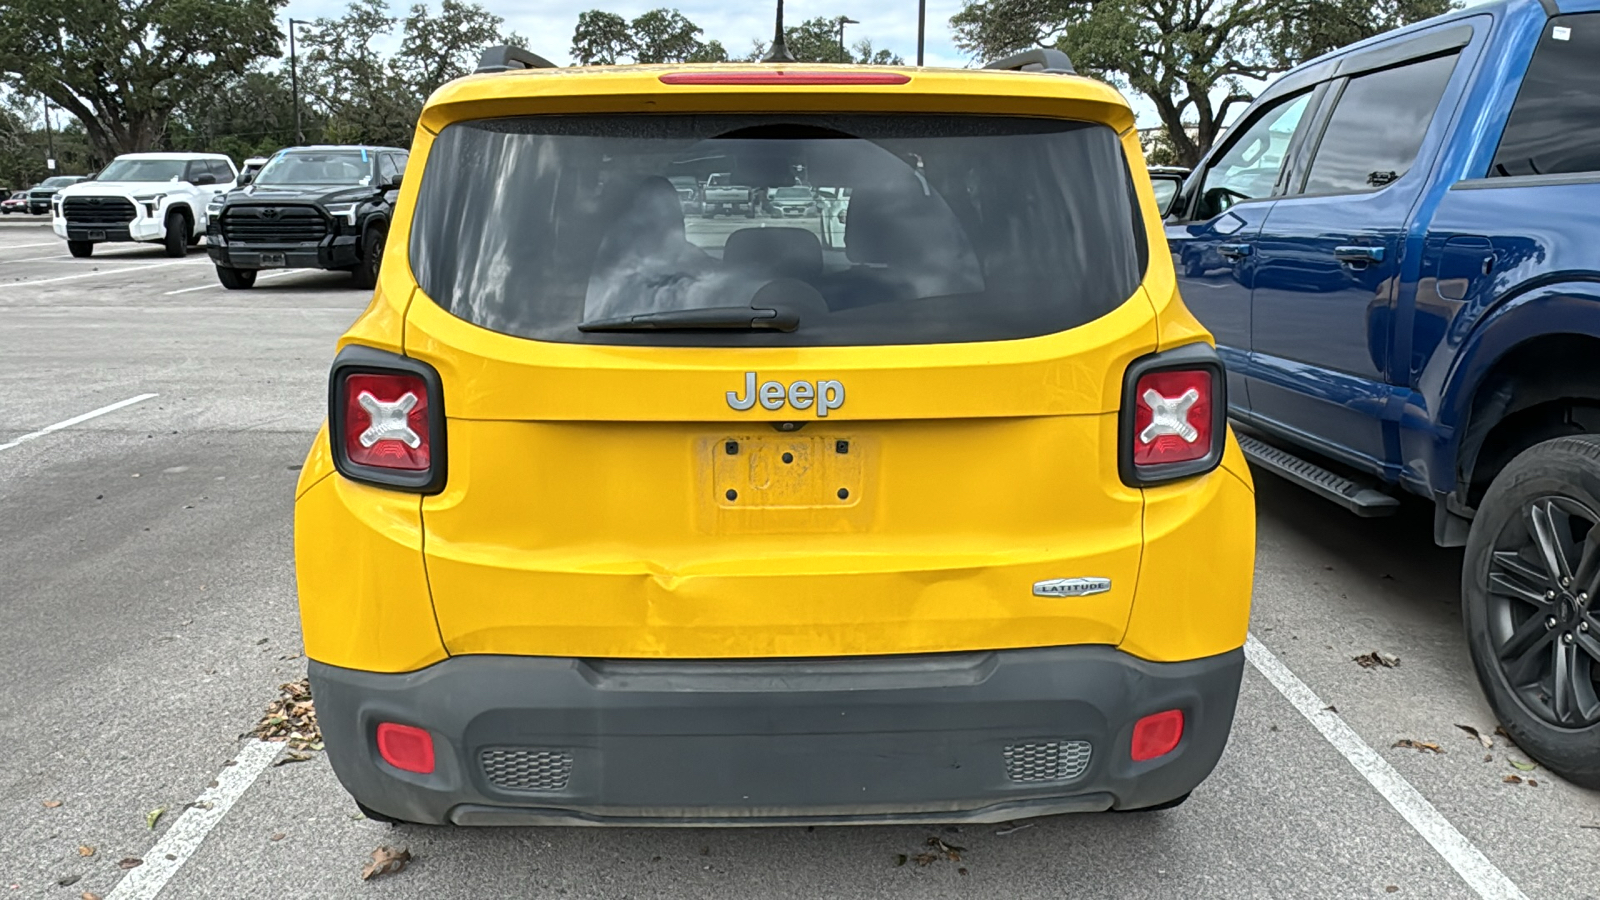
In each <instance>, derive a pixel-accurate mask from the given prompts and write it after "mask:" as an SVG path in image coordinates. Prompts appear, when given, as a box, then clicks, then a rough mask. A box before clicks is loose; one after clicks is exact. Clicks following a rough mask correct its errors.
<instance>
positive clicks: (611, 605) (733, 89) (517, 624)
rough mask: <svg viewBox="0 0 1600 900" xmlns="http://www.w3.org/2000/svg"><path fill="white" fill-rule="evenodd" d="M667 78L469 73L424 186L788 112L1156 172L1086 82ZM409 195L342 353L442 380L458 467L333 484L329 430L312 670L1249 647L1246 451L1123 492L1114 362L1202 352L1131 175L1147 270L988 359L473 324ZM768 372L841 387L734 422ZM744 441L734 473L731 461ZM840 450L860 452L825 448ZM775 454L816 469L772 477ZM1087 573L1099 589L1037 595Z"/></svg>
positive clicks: (1142, 181)
mask: <svg viewBox="0 0 1600 900" xmlns="http://www.w3.org/2000/svg"><path fill="white" fill-rule="evenodd" d="M687 68H691V69H701V70H703V69H704V68H705V67H687ZM739 68H741V67H717V69H718V71H724V70H737V69H739ZM771 68H772V67H760V69H761V70H762V71H770V70H771ZM800 68H804V69H806V70H814V69H818V68H826V67H818V66H803V67H800ZM664 71H668V70H667V69H664V68H655V67H628V68H615V69H585V70H539V71H530V72H513V73H505V74H501V75H489V76H473V77H469V78H465V79H461V80H459V81H456V82H453V83H452V84H449V85H446V86H445V87H443V88H441V89H440V90H439V91H438V92H437V93H436V94H435V95H434V96H433V98H431V99H430V100H429V103H428V106H427V107H426V109H425V110H424V112H423V114H422V119H421V123H420V126H419V128H418V131H417V135H416V141H415V143H414V144H413V147H412V156H411V168H412V171H417V172H420V171H422V170H423V167H424V166H425V164H426V161H427V156H428V153H429V150H430V148H431V147H432V144H433V141H432V138H433V136H434V135H435V134H436V133H437V132H438V131H439V130H441V129H442V128H444V127H445V126H447V125H448V124H449V123H451V122H454V121H460V120H465V119H476V118H485V117H495V116H509V115H529V114H540V113H559V114H581V113H607V114H615V113H652V112H654V113H667V112H740V111H751V112H772V111H775V110H776V111H784V112H913V113H957V114H959V113H972V114H984V115H1018V116H1043V117H1057V118H1066V119H1080V120H1089V121H1097V122H1102V123H1105V124H1108V125H1110V126H1111V127H1113V128H1114V129H1116V130H1117V131H1118V133H1119V134H1121V135H1122V140H1123V146H1124V150H1125V152H1126V154H1127V156H1128V159H1129V161H1130V166H1132V167H1133V168H1134V170H1135V171H1136V172H1137V171H1139V170H1140V168H1141V166H1142V163H1143V158H1142V155H1141V153H1140V149H1139V145H1138V141H1137V136H1136V134H1135V133H1134V131H1133V127H1132V126H1133V116H1132V113H1131V112H1130V111H1129V109H1128V107H1127V105H1126V103H1125V102H1124V101H1123V100H1122V98H1121V97H1120V96H1119V95H1118V94H1117V93H1116V92H1115V91H1114V90H1113V89H1111V88H1110V87H1107V86H1106V85H1103V84H1100V83H1098V82H1094V81H1090V80H1088V79H1083V78H1076V77H1063V76H1058V75H1035V74H1021V73H1000V72H973V71H940V70H930V69H903V70H901V71H904V72H905V73H906V74H908V75H909V76H910V77H911V83H909V84H906V85H893V86H884V85H866V86H862V85H854V86H852V85H832V86H784V87H781V88H779V87H772V86H755V87H749V86H725V85H724V86H667V85H663V84H662V83H661V82H660V81H659V75H660V74H661V73H662V72H664ZM873 71H883V69H879V68H875V69H874V70H873ZM420 181H421V179H418V178H411V179H407V181H406V182H405V187H404V188H403V189H402V191H401V196H400V200H399V205H398V209H397V213H396V217H395V220H394V222H393V223H392V225H391V229H390V237H389V241H388V248H387V251H386V254H385V259H384V266H383V276H382V278H381V280H380V283H379V286H378V290H377V291H376V293H375V295H374V298H373V302H372V304H371V305H370V306H369V307H368V309H367V311H366V312H365V313H364V314H363V315H362V317H361V318H360V319H359V320H358V321H357V322H356V323H355V325H353V326H352V328H351V330H350V332H349V333H348V334H347V335H346V336H345V338H344V339H343V340H342V341H341V345H344V344H351V343H354V344H363V345H367V346H373V347H378V348H382V349H388V350H391V351H393V352H403V353H404V354H406V355H408V356H411V357H414V358H416V359H419V360H423V361H425V362H427V363H429V364H431V365H432V366H434V367H435V368H436V369H437V370H438V372H439V374H440V377H441V380H442V382H443V386H444V397H445V410H446V414H447V417H448V418H447V433H448V441H449V453H448V477H447V481H446V485H445V488H444V490H443V492H442V493H440V494H438V495H435V496H429V497H422V498H419V497H418V496H417V495H415V494H405V493H400V492H390V491H385V490H382V489H378V488H370V487H362V486H358V485H355V484H353V483H350V482H348V481H346V480H345V479H343V478H342V477H341V476H339V475H336V474H331V475H330V474H328V473H329V472H330V471H331V462H330V460H329V454H328V450H327V446H326V442H327V440H328V437H327V435H326V432H325V431H324V434H323V435H321V436H319V438H318V446H317V447H316V448H314V449H313V452H312V455H311V459H310V460H309V461H308V464H307V471H306V472H305V473H303V475H302V485H301V495H300V498H299V500H298V503H297V528H296V540H297V565H298V566H299V569H300V592H301V610H302V619H303V624H304V628H305V634H306V648H307V654H308V655H309V656H311V657H312V658H315V659H317V660H319V661H322V662H326V663H330V664H333V665H338V666H346V667H351V668H358V669H367V670H371V671H382V672H393V671H406V670H410V669H415V668H420V667H422V666H425V665H428V664H429V663H431V662H434V661H437V660H438V659H440V658H442V657H443V655H444V654H445V653H446V652H448V653H449V654H514V655H550V656H579V657H629V658H727V657H803V656H839V655H881V654H897V653H922V652H940V651H962V650H977V649H998V648H1009V647H1031V646H1057V645H1068V644H1104V645H1114V646H1121V647H1123V648H1124V649H1126V650H1128V651H1129V652H1131V653H1134V654H1136V655H1139V656H1142V657H1145V658H1147V659H1152V660H1177V659H1189V658H1196V657H1200V656H1208V655H1212V654H1215V653H1220V652H1223V651H1226V650H1230V649H1234V648H1237V647H1238V646H1240V645H1241V644H1242V643H1243V640H1244V629H1245V627H1246V626H1247V623H1248V617H1249V600H1250V580H1251V566H1252V554H1253V550H1254V527H1253V522H1254V518H1253V494H1252V491H1251V488H1250V484H1249V474H1248V471H1247V470H1246V469H1245V468H1244V465H1243V462H1242V459H1241V458H1240V457H1239V456H1238V450H1237V448H1236V447H1234V446H1233V445H1232V442H1231V441H1230V449H1229V454H1228V457H1227V458H1226V459H1225V461H1224V465H1223V467H1222V468H1220V469H1218V470H1216V471H1214V472H1212V473H1210V474H1208V475H1204V476H1201V477H1198V478H1193V479H1189V480H1186V481H1183V482H1180V483H1178V484H1174V485H1169V486H1165V487H1161V488H1156V489H1147V490H1139V489H1134V488H1128V487H1126V486H1124V485H1123V484H1122V482H1121V480H1120V478H1119V476H1118V473H1117V421H1118V410H1119V407H1120V405H1121V392H1122V381H1123V372H1124V371H1125V369H1126V367H1127V366H1128V364H1129V363H1131V362H1132V361H1133V360H1135V359H1137V358H1139V357H1141V356H1144V355H1146V354H1149V353H1152V352H1155V351H1157V350H1169V349H1172V348H1174V347H1178V346H1182V345H1184V344H1190V343H1196V342H1206V341H1209V336H1208V335H1207V334H1206V332H1205V331H1204V329H1203V328H1202V327H1201V326H1200V325H1199V323H1198V322H1196V321H1195V320H1194V318H1193V317H1192V316H1191V315H1189V313H1188V311H1187V310H1186V309H1185V308H1184V307H1183V304H1182V301H1181V299H1180V298H1179V297H1178V293H1177V287H1176V281H1175V278H1174V276H1173V272H1172V268H1171V261H1170V255H1169V254H1168V253H1167V250H1166V242H1165V237H1164V235H1163V233H1162V230H1161V226H1160V217H1159V215H1158V214H1157V212H1156V208H1155V201H1154V197H1153V194H1152V192H1151V188H1150V184H1149V180H1148V179H1146V178H1142V177H1137V178H1135V183H1136V187H1137V192H1138V196H1139V204H1140V208H1141V213H1142V216H1143V218H1144V221H1145V228H1146V238H1147V241H1148V243H1149V247H1150V263H1149V268H1148V271H1147V273H1146V276H1145V280H1144V283H1143V285H1142V287H1141V288H1140V289H1139V290H1138V291H1136V292H1135V293H1134V294H1133V295H1132V296H1130V297H1129V298H1128V299H1127V300H1126V302H1124V303H1123V304H1121V305H1120V306H1119V307H1117V308H1116V309H1115V310H1113V311H1112V312H1110V313H1109V314H1107V315H1105V316H1102V317H1101V318H1099V319H1096V320H1095V321H1092V322H1090V323H1087V324H1085V325H1082V326H1080V327H1077V328H1073V329H1070V330H1067V331H1064V332H1061V333H1058V334H1052V335H1046V336H1042V337H1034V338H1027V339H1021V340H1011V341H998V342H989V343H962V344H948V345H911V346H870V347H797V348H738V349H728V348H710V347H647V346H618V345H594V344H562V343H551V342H541V341H534V340H527V339H522V338H516V337H511V336H508V335H504V334H499V333H496V332H492V331H489V330H486V329H483V328H480V327H478V326H475V325H473V324H470V323H468V322H466V321H464V320H461V319H458V318H456V317H455V316H453V315H451V314H450V313H448V312H446V311H445V310H443V309H441V308H440V307H439V306H438V305H436V304H435V303H434V302H433V300H432V299H430V298H429V297H427V296H426V295H425V294H424V293H423V292H422V291H421V290H419V289H418V288H417V285H416V283H415V281H414V280H413V279H412V276H411V272H410V267H409V260H408V259H407V246H408V244H409V231H410V220H411V215H412V211H413V208H414V204H415V202H416V196H417V191H418V184H419V183H420ZM750 371H753V372H756V373H758V377H759V378H760V379H761V380H763V381H765V380H768V379H771V380H777V381H781V382H784V383H788V382H791V381H795V380H801V379H804V380H809V381H816V380H818V379H832V380H838V381H841V382H843V383H845V384H846V385H847V386H848V391H849V395H848V402H847V403H846V404H845V405H844V406H843V407H842V408H840V409H838V410H835V411H834V412H833V413H832V414H831V415H830V416H829V417H828V418H826V419H816V418H804V421H805V422H806V424H805V426H804V428H803V429H802V430H801V431H799V432H794V433H790V434H784V433H780V432H779V431H777V430H776V429H774V428H773V427H771V426H772V425H773V424H774V423H777V422H780V421H790V420H801V419H802V417H801V415H800V414H798V413H796V412H795V411H793V410H781V411H777V412H769V411H766V410H764V409H762V408H761V407H760V406H759V405H757V406H756V407H755V408H753V409H751V410H749V411H746V412H736V411H734V410H732V409H730V407H729V406H728V404H727V402H726V401H725V399H724V394H725V393H726V392H728V391H738V390H740V389H742V387H743V384H744V382H743V377H744V373H745V372H750ZM729 441H733V442H736V443H737V444H738V445H739V448H740V451H741V454H743V455H742V456H741V460H743V461H742V462H739V463H733V462H730V461H729V459H728V458H726V457H727V451H726V448H727V446H728V442H729ZM785 441H787V442H789V443H783V442H785ZM840 441H844V442H846V443H847V444H848V447H849V450H848V454H849V456H850V458H849V459H843V458H835V457H836V456H837V455H838V454H839V451H838V450H837V447H838V442H840ZM785 450H787V451H789V452H791V453H793V454H795V455H796V458H797V460H798V462H799V464H801V465H803V467H804V469H805V471H804V472H799V471H798V470H795V471H781V472H779V471H774V469H773V463H772V458H773V456H774V454H779V453H781V452H784V451H785ZM830 453H832V454H834V455H833V456H830ZM719 454H723V455H722V456H719ZM313 466H315V467H317V469H318V472H313V471H312V468H313ZM741 466H743V467H742V468H741ZM835 485H837V487H835ZM839 488H842V489H844V490H845V493H846V494H847V496H846V497H843V498H841V497H840V496H839V495H838V493H837V490H838V489H839ZM729 490H734V491H735V492H736V493H737V494H738V497H739V498H741V499H740V500H730V499H729V498H728V496H727V492H728V491H729ZM424 570H425V571H424ZM1073 577H1097V578H1108V579H1110V580H1111V582H1112V589H1111V590H1110V591H1109V592H1107V593H1103V594H1097V595H1092V596H1088V597H1075V598H1064V597H1039V596H1035V595H1034V594H1033V593H1032V585H1033V584H1034V583H1035V582H1037V581H1043V580H1047V579H1055V578H1073Z"/></svg>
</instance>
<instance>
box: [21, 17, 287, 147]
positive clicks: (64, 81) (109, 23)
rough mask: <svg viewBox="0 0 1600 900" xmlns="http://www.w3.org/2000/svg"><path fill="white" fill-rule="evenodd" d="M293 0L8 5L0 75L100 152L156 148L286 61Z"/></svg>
mask: <svg viewBox="0 0 1600 900" xmlns="http://www.w3.org/2000/svg"><path fill="white" fill-rule="evenodd" d="M284 2H285V0H115V2H113V0H0V77H3V78H4V80H5V81H6V82H7V83H9V84H10V85H11V86H13V87H15V88H16V89H17V90H19V91H21V92H23V93H25V94H31V95H34V96H38V95H41V94H42V95H44V96H46V97H48V98H50V101H51V102H52V103H53V104H55V105H57V106H59V107H61V108H62V109H65V110H66V111H67V112H69V113H71V114H72V115H73V116H75V117H76V118H77V120H78V121H79V122H80V123H82V126H83V128H84V130H85V132H86V134H87V137H88V140H89V143H90V145H91V146H92V147H93V149H94V152H95V154H96V156H98V157H100V158H101V159H109V158H110V157H112V156H115V155H117V154H119V153H129V152H133V151H138V150H149V149H151V148H153V147H156V146H157V145H158V144H159V142H160V141H161V139H162V136H163V133H164V131H165V128H166V124H167V119H168V117H170V116H171V115H172V112H173V110H175V109H177V108H178V107H179V106H181V105H183V104H184V103H185V102H187V101H189V100H191V99H193V98H194V97H195V96H196V95H197V94H198V93H199V92H201V91H203V90H205V89H206V87H207V86H208V85H211V84H213V83H215V81H216V80H217V79H218V78H219V77H222V76H225V75H230V74H231V75H237V74H241V73H243V72H244V71H245V70H246V69H247V68H248V67H249V66H250V65H251V64H252V63H254V62H256V61H257V60H260V59H263V58H268V57H275V56H278V55H279V50H278V42H279V40H281V39H282V37H283V35H282V33H281V32H280V31H279V30H278V26H277V23H276V18H277V13H278V10H279V9H280V8H281V7H282V6H283V4H284Z"/></svg>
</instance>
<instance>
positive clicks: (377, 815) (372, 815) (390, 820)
mask: <svg viewBox="0 0 1600 900" xmlns="http://www.w3.org/2000/svg"><path fill="white" fill-rule="evenodd" d="M356 809H359V810H361V814H362V815H363V816H366V817H367V818H369V819H371V820H372V821H374V822H382V823H383V824H385V825H415V824H416V823H415V822H407V821H406V820H405V819H396V818H395V817H394V816H386V815H384V814H383V813H381V812H378V811H377V810H375V809H373V808H372V807H370V806H368V805H366V804H365V803H362V802H361V801H360V800H357V801H356Z"/></svg>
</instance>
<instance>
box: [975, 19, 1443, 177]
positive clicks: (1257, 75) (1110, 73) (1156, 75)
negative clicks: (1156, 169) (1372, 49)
mask: <svg viewBox="0 0 1600 900" xmlns="http://www.w3.org/2000/svg"><path fill="white" fill-rule="evenodd" d="M1453 2H1454V0H1377V2H1376V3H1374V2H1371V0H965V4H966V5H965V6H964V7H963V8H962V10H961V12H959V13H957V14H956V15H955V17H954V18H952V19H951V24H952V25H953V26H954V27H955V31H956V43H957V45H958V46H960V47H961V48H962V49H963V50H966V51H968V52H970V53H973V54H975V55H976V56H978V57H980V58H986V59H987V58H996V57H1000V56H1004V55H1006V54H1009V53H1014V52H1016V51H1019V50H1025V49H1028V48H1031V47H1039V46H1056V47H1059V48H1060V49H1061V50H1063V51H1065V52H1066V53H1067V55H1069V56H1071V57H1072V61H1073V64H1074V66H1075V67H1076V68H1077V69H1078V71H1080V72H1083V73H1084V74H1087V75H1091V76H1094V77H1098V78H1102V79H1104V80H1106V81H1110V82H1111V83H1113V84H1116V85H1117V86H1119V87H1122V88H1124V89H1130V90H1132V91H1135V92H1137V93H1139V94H1142V95H1144V96H1145V97H1147V98H1149V100H1150V101H1151V103H1153V104H1154V105H1155V108H1156V113H1157V115H1158V116H1160V118H1161V124H1162V126H1163V127H1164V128H1165V129H1166V132H1167V134H1166V138H1167V143H1168V144H1169V145H1170V146H1171V148H1172V153H1173V156H1174V157H1175V159H1176V160H1178V161H1179V162H1181V163H1183V164H1185V165H1193V164H1194V163H1196V162H1198V161H1199V159H1200V157H1201V156H1202V155H1203V154H1204V153H1205V151H1206V150H1207V149H1209V148H1210V146H1211V144H1212V142H1213V141H1215V140H1216V138H1217V135H1218V134H1219V133H1220V132H1221V130H1222V128H1223V126H1224V125H1225V124H1226V123H1227V121H1228V114H1229V113H1230V112H1231V111H1233V110H1234V108H1235V107H1238V106H1242V105H1244V104H1248V103H1249V102H1250V100H1251V99H1253V96H1254V95H1253V92H1252V91H1251V90H1250V89H1249V87H1248V84H1247V82H1248V81H1250V80H1261V79H1265V78H1268V77H1270V76H1272V75H1274V74H1276V73H1279V72H1282V71H1284V70H1286V69H1288V68H1290V67H1292V66H1294V65H1296V64H1298V63H1300V62H1303V61H1304V60H1307V59H1310V58H1312V57H1315V56H1318V55H1320V54H1322V53H1325V52H1327V51H1329V50H1332V49H1334V48H1337V47H1340V46H1343V45H1345V44H1348V43H1351V42H1353V41H1356V40H1360V39H1362V38H1365V37H1370V36H1371V35H1374V34H1378V33H1381V32H1383V31H1387V30H1389V29H1391V28H1395V27H1398V26H1400V25H1404V24H1407V23H1409V22H1412V21H1416V20H1418V19H1421V18H1426V17H1428V16H1432V15H1437V14H1439V13H1442V12H1445V11H1446V10H1447V9H1450V8H1451V7H1452V5H1453Z"/></svg>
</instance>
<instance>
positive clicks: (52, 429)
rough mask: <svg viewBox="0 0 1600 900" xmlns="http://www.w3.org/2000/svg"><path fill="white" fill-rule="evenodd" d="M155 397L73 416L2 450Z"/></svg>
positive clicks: (120, 402)
mask: <svg viewBox="0 0 1600 900" xmlns="http://www.w3.org/2000/svg"><path fill="white" fill-rule="evenodd" d="M154 396H156V395H155V394H140V395H139V396H137V397H129V398H128V399H126V400H118V401H117V402H116V403H113V404H111V405H110V406H102V407H100V408H99V409H97V410H94V411H93V412H86V413H84V414H83V415H81V416H73V417H72V418H70V419H67V420H66V421H64V422H57V423H55V424H54V425H46V426H45V427H43V428H41V429H39V430H38V431H33V432H29V433H28V434H25V435H23V436H22V437H19V438H17V439H16V440H14V441H11V442H10V443H8V444H0V450H10V449H11V448H12V447H15V446H17V445H18V444H26V443H27V442H28V441H31V440H33V439H34V438H42V437H44V436H45V435H47V434H52V433H54V432H57V431H60V430H61V429H63V428H71V427H72V426H74V425H76V424H78V423H79V422H87V421H89V420H90V419H93V418H94V417H96V416H103V415H105V414H106V413H109V412H116V411H117V410H119V409H122V408H123V407H124V406H132V405H134V404H135V403H143V402H144V401H146V400H149V399H150V398H151V397H154Z"/></svg>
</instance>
